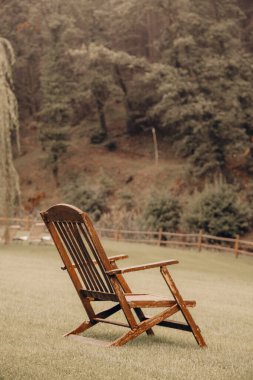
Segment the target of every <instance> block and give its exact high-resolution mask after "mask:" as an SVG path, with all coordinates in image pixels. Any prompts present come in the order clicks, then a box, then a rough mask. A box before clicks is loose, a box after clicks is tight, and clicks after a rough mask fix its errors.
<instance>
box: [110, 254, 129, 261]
mask: <svg viewBox="0 0 253 380" xmlns="http://www.w3.org/2000/svg"><path fill="white" fill-rule="evenodd" d="M123 259H128V255H118V256H111V257H108V260H109V261H117V260H123Z"/></svg>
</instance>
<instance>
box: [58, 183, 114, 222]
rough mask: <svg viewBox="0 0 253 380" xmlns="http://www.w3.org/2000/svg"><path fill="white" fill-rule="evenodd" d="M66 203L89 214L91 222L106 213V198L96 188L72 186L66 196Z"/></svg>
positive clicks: (85, 185)
mask: <svg viewBox="0 0 253 380" xmlns="http://www.w3.org/2000/svg"><path fill="white" fill-rule="evenodd" d="M66 198H67V202H68V203H71V204H73V205H75V206H76V207H79V208H80V209H81V210H83V211H86V212H87V213H89V214H90V216H91V218H92V219H93V221H95V222H97V221H98V220H99V219H100V218H101V216H102V214H103V213H105V212H108V207H107V204H106V197H105V196H104V193H103V192H101V191H100V190H99V189H97V188H95V187H94V188H93V187H89V186H88V185H87V184H83V185H78V186H76V183H74V184H73V187H72V186H71V188H69V189H68V191H67V194H66Z"/></svg>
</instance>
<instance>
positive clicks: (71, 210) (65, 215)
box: [40, 203, 87, 222]
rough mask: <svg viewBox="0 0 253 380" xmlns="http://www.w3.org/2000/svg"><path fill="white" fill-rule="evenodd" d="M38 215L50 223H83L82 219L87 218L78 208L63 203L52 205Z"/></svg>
mask: <svg viewBox="0 0 253 380" xmlns="http://www.w3.org/2000/svg"><path fill="white" fill-rule="evenodd" d="M40 214H41V216H43V219H44V218H46V220H47V221H51V222H61V221H62V222H63V221H64V222H66V221H68V222H83V217H86V216H87V214H86V213H85V212H83V211H82V210H80V209H79V208H77V207H75V206H71V205H69V204H65V203H59V204H57V205H54V206H52V207H50V208H49V209H47V210H46V211H42V212H41V213H40Z"/></svg>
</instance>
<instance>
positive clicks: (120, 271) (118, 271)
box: [106, 260, 179, 276]
mask: <svg viewBox="0 0 253 380" xmlns="http://www.w3.org/2000/svg"><path fill="white" fill-rule="evenodd" d="M178 263H179V261H178V260H166V261H158V262H156V263H149V264H143V265H136V266H134V267H128V268H121V269H120V268H117V269H112V270H109V271H107V272H106V273H107V274H109V275H110V276H113V275H114V274H123V273H127V272H136V271H138V270H144V269H151V268H157V267H160V268H161V267H165V266H167V265H173V264H178Z"/></svg>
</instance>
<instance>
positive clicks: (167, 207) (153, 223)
mask: <svg viewBox="0 0 253 380" xmlns="http://www.w3.org/2000/svg"><path fill="white" fill-rule="evenodd" d="M181 212H182V209H181V205H180V203H179V201H178V200H177V199H176V198H174V197H173V196H172V195H158V196H153V197H152V198H151V199H150V201H149V202H148V204H147V206H146V210H145V213H144V216H145V224H146V225H147V226H148V227H150V228H151V229H153V230H155V231H158V230H159V229H161V230H162V231H170V232H173V231H176V230H177V229H178V226H179V223H180V217H181Z"/></svg>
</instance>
